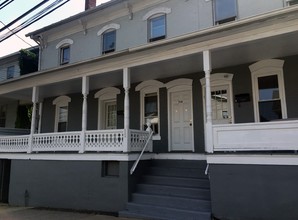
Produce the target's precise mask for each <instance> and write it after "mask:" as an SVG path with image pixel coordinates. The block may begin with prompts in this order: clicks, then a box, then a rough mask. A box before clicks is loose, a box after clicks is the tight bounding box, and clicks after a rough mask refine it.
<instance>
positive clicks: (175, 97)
mask: <svg viewBox="0 0 298 220" xmlns="http://www.w3.org/2000/svg"><path fill="white" fill-rule="evenodd" d="M191 97H192V96H191V90H186V91H177V92H171V93H170V114H171V116H170V147H171V150H173V151H189V150H193V121H192V98H191Z"/></svg>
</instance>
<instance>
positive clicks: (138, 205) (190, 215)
mask: <svg viewBox="0 0 298 220" xmlns="http://www.w3.org/2000/svg"><path fill="white" fill-rule="evenodd" d="M205 168H206V162H205V161H187V160H153V161H152V163H151V166H150V167H149V168H148V172H147V173H146V174H144V175H143V176H142V178H141V179H140V183H139V184H138V185H137V188H136V192H135V193H133V195H132V201H131V202H129V203H128V204H127V206H126V210H124V211H122V212H120V213H119V215H120V216H123V217H134V218H141V219H171V220H172V219H173V220H175V219H194V220H205V219H206V220H207V219H208V220H210V219H211V202H210V184H209V179H208V178H207V177H206V176H205V174H204V172H205Z"/></svg>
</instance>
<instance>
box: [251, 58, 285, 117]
mask: <svg viewBox="0 0 298 220" xmlns="http://www.w3.org/2000/svg"><path fill="white" fill-rule="evenodd" d="M283 64H284V61H283V60H263V61H260V62H257V63H255V64H253V65H251V66H250V67H249V68H250V71H251V74H252V87H253V98H254V112H255V121H256V122H266V121H272V120H278V119H285V118H287V108H286V100H285V88H284V79H283Z"/></svg>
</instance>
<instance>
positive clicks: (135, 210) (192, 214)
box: [119, 203, 211, 220]
mask: <svg viewBox="0 0 298 220" xmlns="http://www.w3.org/2000/svg"><path fill="white" fill-rule="evenodd" d="M127 209H128V210H129V211H123V212H120V213H119V214H120V216H122V217H134V218H143V219H171V220H185V219H189V220H192V219H193V220H210V219H211V213H210V212H200V211H191V210H184V209H175V208H167V207H158V206H152V205H144V204H136V203H128V204H127Z"/></svg>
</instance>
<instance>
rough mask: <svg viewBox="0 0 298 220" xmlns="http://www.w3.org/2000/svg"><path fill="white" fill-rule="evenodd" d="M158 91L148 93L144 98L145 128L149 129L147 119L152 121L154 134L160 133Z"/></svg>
mask: <svg viewBox="0 0 298 220" xmlns="http://www.w3.org/2000/svg"><path fill="white" fill-rule="evenodd" d="M157 100H158V99H157V93H151V94H146V95H145V98H144V107H145V109H144V111H145V112H144V116H145V118H144V124H145V125H144V130H146V129H147V125H146V123H147V121H148V120H149V121H150V123H151V129H152V130H153V133H154V134H157V133H158V123H159V119H158V104H157Z"/></svg>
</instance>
